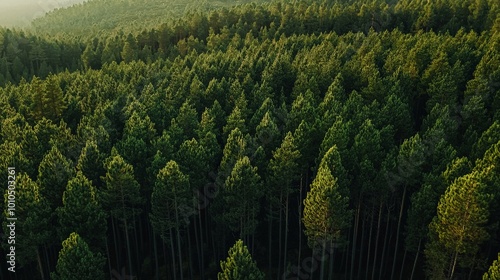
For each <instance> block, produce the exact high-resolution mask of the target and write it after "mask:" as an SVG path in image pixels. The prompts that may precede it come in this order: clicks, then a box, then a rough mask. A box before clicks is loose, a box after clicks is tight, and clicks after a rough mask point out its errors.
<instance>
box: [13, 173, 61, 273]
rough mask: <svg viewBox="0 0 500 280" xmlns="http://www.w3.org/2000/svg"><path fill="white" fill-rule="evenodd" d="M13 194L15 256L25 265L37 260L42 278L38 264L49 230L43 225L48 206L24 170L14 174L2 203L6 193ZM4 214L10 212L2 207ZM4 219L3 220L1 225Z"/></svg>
mask: <svg viewBox="0 0 500 280" xmlns="http://www.w3.org/2000/svg"><path fill="white" fill-rule="evenodd" d="M14 194H15V201H16V204H17V205H19V207H17V208H16V209H15V212H13V215H15V218H17V221H16V223H15V225H16V240H15V241H16V243H15V246H16V249H17V250H16V252H15V253H16V260H18V261H19V264H20V266H21V267H22V266H25V267H26V266H28V265H30V264H31V262H33V261H37V267H38V270H39V272H40V275H41V278H42V279H44V274H45V273H44V270H43V267H44V266H43V265H42V253H43V251H42V250H41V248H42V246H43V245H46V243H48V241H49V239H50V236H51V232H50V229H48V228H47V224H48V223H49V222H50V221H49V220H50V213H51V211H50V208H49V204H48V203H47V200H46V199H45V198H44V197H42V196H41V195H40V191H39V187H38V185H37V184H36V183H35V182H34V181H32V180H31V178H30V177H29V176H28V175H26V174H25V173H18V174H17V175H16V185H15V189H13V190H10V189H8V190H6V192H5V196H4V197H5V204H6V205H7V200H8V198H9V197H10V196H12V195H14ZM5 217H6V218H11V215H10V212H9V211H7V210H6V211H5ZM7 223H8V222H7V221H6V220H5V221H4V223H3V224H4V228H5V226H6V224H7Z"/></svg>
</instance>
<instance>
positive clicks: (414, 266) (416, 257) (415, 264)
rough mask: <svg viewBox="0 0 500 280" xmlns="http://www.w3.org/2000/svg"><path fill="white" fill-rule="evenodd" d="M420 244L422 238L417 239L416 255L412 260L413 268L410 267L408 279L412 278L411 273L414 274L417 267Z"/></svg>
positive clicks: (411, 279)
mask: <svg viewBox="0 0 500 280" xmlns="http://www.w3.org/2000/svg"><path fill="white" fill-rule="evenodd" d="M421 245H422V238H420V240H419V241H418V248H417V255H416V256H415V260H414V261H413V268H412V269H411V277H410V280H413V275H415V268H416V267H417V260H418V255H419V254H420V246H421Z"/></svg>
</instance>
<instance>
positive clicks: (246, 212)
mask: <svg viewBox="0 0 500 280" xmlns="http://www.w3.org/2000/svg"><path fill="white" fill-rule="evenodd" d="M261 196H262V190H261V185H260V176H259V175H258V174H257V168H256V167H253V166H252V165H251V164H250V159H249V158H248V157H247V156H245V157H243V158H241V159H239V160H238V161H236V164H235V165H234V168H233V170H232V171H231V175H230V176H229V177H228V178H227V179H226V183H225V185H224V201H225V204H226V207H227V209H226V210H225V214H224V220H225V221H226V223H227V224H228V226H229V228H230V229H231V230H232V231H234V232H238V233H239V235H240V238H242V239H246V236H248V235H251V234H253V233H254V231H255V229H256V227H257V223H258V221H257V214H258V213H259V199H260V197H261Z"/></svg>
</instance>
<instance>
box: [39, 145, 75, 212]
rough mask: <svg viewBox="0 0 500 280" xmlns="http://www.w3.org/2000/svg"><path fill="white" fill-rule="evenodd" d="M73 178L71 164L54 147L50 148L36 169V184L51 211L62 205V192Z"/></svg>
mask: <svg viewBox="0 0 500 280" xmlns="http://www.w3.org/2000/svg"><path fill="white" fill-rule="evenodd" d="M73 176H74V170H73V168H72V166H71V163H70V162H69V161H68V160H67V159H66V158H65V157H64V156H63V155H62V154H61V152H59V150H58V149H57V148H56V147H52V149H51V150H50V151H49V152H48V153H47V154H46V155H45V156H44V157H43V160H42V162H41V163H40V166H39V167H38V177H37V184H38V185H39V186H40V193H41V194H42V195H43V196H44V197H46V198H47V201H48V202H49V204H50V206H51V207H52V208H53V209H55V208H56V207H59V206H61V205H62V204H63V192H64V190H65V189H66V185H67V184H68V181H69V180H70V179H71V178H72V177H73Z"/></svg>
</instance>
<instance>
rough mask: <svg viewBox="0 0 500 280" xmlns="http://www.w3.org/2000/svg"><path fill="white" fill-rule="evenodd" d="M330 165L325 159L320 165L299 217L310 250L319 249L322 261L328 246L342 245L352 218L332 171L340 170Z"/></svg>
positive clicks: (346, 198)
mask: <svg viewBox="0 0 500 280" xmlns="http://www.w3.org/2000/svg"><path fill="white" fill-rule="evenodd" d="M327 154H328V153H327ZM329 162H330V161H329V160H327V159H326V158H324V160H322V162H321V164H320V167H319V170H318V173H317V174H316V177H315V178H314V180H313V182H312V184H311V189H310V191H309V192H308V193H307V196H306V198H305V200H304V213H303V217H302V220H303V222H304V226H305V228H306V229H305V234H306V235H307V237H308V241H309V242H308V243H309V246H310V247H311V248H313V249H314V248H317V247H318V246H320V247H321V248H322V257H323V258H324V257H325V251H326V249H327V246H328V248H331V247H330V246H333V244H334V243H338V242H342V240H341V238H342V231H344V230H345V229H347V228H349V226H350V222H351V218H352V211H351V210H349V209H348V208H349V198H348V197H347V196H346V190H342V188H341V187H340V186H339V183H338V182H339V179H338V178H335V177H334V176H333V174H332V171H331V170H332V169H335V170H338V169H339V168H338V167H337V166H335V167H332V166H329V164H328V163H329ZM337 164H338V163H337ZM323 268H324V266H322V269H321V276H320V277H321V278H320V279H323V273H324V272H323Z"/></svg>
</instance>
